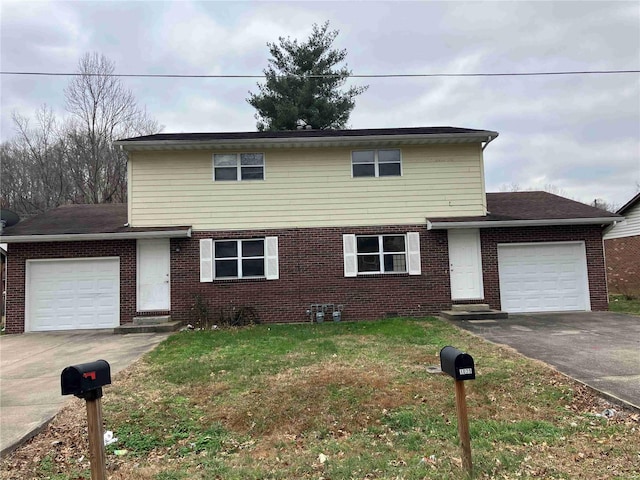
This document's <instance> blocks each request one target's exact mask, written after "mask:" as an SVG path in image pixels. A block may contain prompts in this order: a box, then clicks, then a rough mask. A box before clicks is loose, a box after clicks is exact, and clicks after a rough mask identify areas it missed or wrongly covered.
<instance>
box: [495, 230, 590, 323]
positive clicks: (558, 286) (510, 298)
mask: <svg viewBox="0 0 640 480" xmlns="http://www.w3.org/2000/svg"><path fill="white" fill-rule="evenodd" d="M498 270H499V276H500V302H501V303H502V310H504V311H506V312H514V313H516V312H558V311H572V310H579V311H584V310H591V303H590V301H589V281H588V277H587V261H586V255H585V248H584V243H582V242H562V243H535V244H503V245H498Z"/></svg>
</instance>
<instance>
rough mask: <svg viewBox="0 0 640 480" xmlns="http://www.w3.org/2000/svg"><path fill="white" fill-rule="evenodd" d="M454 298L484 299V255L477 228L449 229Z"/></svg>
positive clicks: (450, 269) (452, 294) (452, 295)
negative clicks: (481, 251)
mask: <svg viewBox="0 0 640 480" xmlns="http://www.w3.org/2000/svg"><path fill="white" fill-rule="evenodd" d="M448 234H449V272H450V278H451V299H452V300H482V299H483V298H484V288H483V286H482V257H481V254H480V232H479V231H478V230H477V229H468V230H466V229H465V230H449V231H448Z"/></svg>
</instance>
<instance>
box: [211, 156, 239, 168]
mask: <svg viewBox="0 0 640 480" xmlns="http://www.w3.org/2000/svg"><path fill="white" fill-rule="evenodd" d="M213 164H214V165H215V166H216V167H235V166H236V165H237V164H238V157H237V156H236V154H235V153H232V154H228V153H224V154H215V155H214V156H213Z"/></svg>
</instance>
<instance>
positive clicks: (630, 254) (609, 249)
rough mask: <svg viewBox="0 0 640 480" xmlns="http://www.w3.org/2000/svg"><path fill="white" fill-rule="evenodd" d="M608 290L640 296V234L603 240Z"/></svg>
mask: <svg viewBox="0 0 640 480" xmlns="http://www.w3.org/2000/svg"><path fill="white" fill-rule="evenodd" d="M604 249H605V257H606V259H607V280H608V282H609V291H610V292H611V293H616V294H625V295H633V296H640V235H634V236H631V237H621V238H612V239H608V240H605V241H604Z"/></svg>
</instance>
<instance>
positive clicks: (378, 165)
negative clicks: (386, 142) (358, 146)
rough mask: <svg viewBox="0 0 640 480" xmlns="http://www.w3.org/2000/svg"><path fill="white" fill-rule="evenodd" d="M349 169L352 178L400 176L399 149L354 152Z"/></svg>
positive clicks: (400, 160)
mask: <svg viewBox="0 0 640 480" xmlns="http://www.w3.org/2000/svg"><path fill="white" fill-rule="evenodd" d="M351 168H352V174H353V176H354V177H393V176H396V177H397V176H400V175H402V159H401V157H400V149H397V148H394V149H386V150H354V151H353V152H351Z"/></svg>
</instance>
